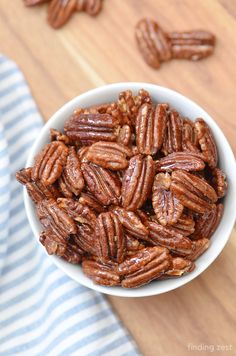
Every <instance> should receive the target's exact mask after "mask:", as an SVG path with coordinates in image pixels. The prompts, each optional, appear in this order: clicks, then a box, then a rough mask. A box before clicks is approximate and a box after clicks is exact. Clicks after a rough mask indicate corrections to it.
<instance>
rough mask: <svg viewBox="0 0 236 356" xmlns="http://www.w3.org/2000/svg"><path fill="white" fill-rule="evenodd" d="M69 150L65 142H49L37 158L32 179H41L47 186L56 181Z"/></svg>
mask: <svg viewBox="0 0 236 356" xmlns="http://www.w3.org/2000/svg"><path fill="white" fill-rule="evenodd" d="M68 152H69V150H68V147H67V146H66V145H65V144H64V143H63V142H59V141H53V142H51V143H48V144H47V145H46V146H45V147H44V148H43V150H42V151H41V152H40V153H39V154H38V155H37V156H36V158H35V161H34V166H33V167H32V172H31V178H32V180H33V181H37V180H40V181H41V182H42V184H43V185H45V186H46V187H47V186H48V185H51V184H53V183H55V181H56V180H57V179H58V178H59V177H60V175H61V173H62V170H63V167H64V166H65V164H66V159H67V155H68Z"/></svg>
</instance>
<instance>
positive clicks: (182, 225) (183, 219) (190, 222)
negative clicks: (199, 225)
mask: <svg viewBox="0 0 236 356" xmlns="http://www.w3.org/2000/svg"><path fill="white" fill-rule="evenodd" d="M172 229H174V230H175V231H176V232H178V233H180V234H182V235H183V236H189V235H191V234H193V233H194V231H195V221H194V219H193V217H192V215H187V214H184V213H183V214H182V215H181V216H180V218H179V219H178V221H177V222H176V223H175V224H173V225H172ZM191 236H192V235H191ZM191 236H189V237H190V238H191Z"/></svg>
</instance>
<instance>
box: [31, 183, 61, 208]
mask: <svg viewBox="0 0 236 356" xmlns="http://www.w3.org/2000/svg"><path fill="white" fill-rule="evenodd" d="M26 189H27V192H28V194H29V196H30V198H31V199H32V200H33V202H34V203H36V204H37V203H39V202H40V201H42V200H44V199H55V198H57V197H59V196H60V192H59V190H58V189H57V188H56V187H54V186H53V185H49V186H47V187H45V186H44V185H43V184H42V183H41V182H40V181H38V182H29V183H27V184H26Z"/></svg>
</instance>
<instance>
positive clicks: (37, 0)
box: [24, 0, 51, 6]
mask: <svg viewBox="0 0 236 356" xmlns="http://www.w3.org/2000/svg"><path fill="white" fill-rule="evenodd" d="M49 1H51V0H24V4H25V5H26V6H34V5H39V4H43V3H44V2H49Z"/></svg>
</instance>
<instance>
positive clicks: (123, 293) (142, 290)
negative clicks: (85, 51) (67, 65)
mask: <svg viewBox="0 0 236 356" xmlns="http://www.w3.org/2000/svg"><path fill="white" fill-rule="evenodd" d="M141 88H144V89H146V90H147V91H153V90H157V91H161V92H162V93H163V94H166V95H169V96H173V97H175V98H176V99H177V100H178V101H180V102H181V101H184V102H185V103H187V104H188V105H190V106H192V107H193V108H195V109H196V110H199V111H202V113H203V115H204V116H203V117H204V119H205V118H207V120H206V121H207V123H208V124H209V123H210V127H211V129H212V131H213V133H214V132H215V131H216V132H217V135H218V136H220V138H221V140H223V147H224V151H227V157H229V160H230V164H231V169H232V174H231V176H233V175H234V177H235V176H236V163H235V158H234V154H233V151H232V149H231V147H230V144H229V142H228V140H227V139H226V137H225V135H224V133H223V132H222V130H221V129H220V127H219V126H218V125H217V123H216V122H215V121H214V119H213V118H212V117H211V116H210V115H209V114H208V113H207V112H206V111H205V110H204V109H203V108H202V107H201V106H200V105H198V104H197V103H196V102H194V101H193V100H191V99H189V98H188V97H186V96H185V95H182V94H180V93H179V92H177V91H175V90H173V89H169V88H167V87H163V86H159V85H156V84H151V83H145V82H120V83H113V84H107V85H103V86H100V87H98V88H95V89H91V90H89V91H86V92H84V93H82V94H80V95H78V96H76V97H75V98H73V99H72V100H70V101H68V102H67V103H66V104H64V105H63V106H62V107H61V108H59V110H57V111H56V112H55V113H54V114H53V115H52V116H51V117H50V119H49V120H48V121H47V122H46V123H45V124H44V126H43V127H42V129H41V131H40V132H39V134H38V137H37V139H36V140H35V142H34V144H33V146H32V148H31V150H30V151H29V155H28V158H27V161H26V167H29V166H31V165H32V162H33V159H34V157H35V155H36V154H37V151H36V149H37V147H38V145H39V144H40V142H41V141H42V139H43V138H44V136H45V134H48V133H49V128H51V127H53V122H54V121H55V120H58V118H60V117H63V114H64V118H63V119H62V120H64V121H65V120H66V119H67V117H68V116H67V117H65V113H66V112H67V111H68V110H69V109H70V108H71V109H72V108H73V107H76V106H79V103H78V101H83V100H84V99H86V98H88V97H89V96H94V95H99V96H100V95H101V94H102V93H103V92H106V91H109V90H112V89H115V90H116V91H117V93H119V92H120V91H123V90H127V89H131V90H133V91H135V92H136V91H137V90H139V89H141ZM92 105H93V104H92ZM82 106H83V105H82ZM71 111H73V110H71ZM55 128H56V127H55ZM233 182H234V181H231V188H232V193H233V197H232V198H231V200H233V204H234V205H236V183H233ZM233 204H231V205H233ZM24 205H25V209H26V214H27V218H28V220H29V223H30V226H31V229H32V231H33V234H34V237H35V238H36V240H37V242H38V243H39V240H38V235H39V232H38V229H37V227H36V224H35V223H34V220H35V211H34V208H33V204H32V202H31V200H30V198H29V196H28V194H27V191H26V188H25V187H24ZM235 218H236V209H234V210H233V211H232V215H231V217H230V221H229V222H228V225H227V226H225V228H224V237H223V238H224V239H223V241H221V245H219V248H218V249H217V251H215V252H214V254H212V255H211V258H209V260H207V262H205V263H204V265H203V264H202V265H199V266H197V268H196V269H195V270H194V271H193V272H191V273H189V274H187V275H185V276H182V277H181V278H176V279H169V280H168V282H169V283H168V284H167V285H168V287H166V288H162V289H163V290H161V291H158V285H157V287H156V288H155V284H153V282H152V284H153V285H152V287H151V288H150V285H145V286H143V287H139V288H135V289H125V288H122V287H120V286H118V287H106V286H100V285H97V284H95V283H93V282H92V281H91V280H90V279H89V278H88V277H86V276H85V280H83V281H81V280H80V279H79V278H78V279H76V278H75V276H74V273H72V272H71V270H69V271H68V269H67V268H68V266H67V265H68V264H69V263H68V262H66V261H64V260H62V259H60V258H59V257H57V256H53V255H52V256H49V255H47V256H48V257H49V258H50V259H51V260H52V262H53V263H55V265H56V266H57V267H58V268H59V269H61V270H62V271H63V272H65V273H66V275H68V276H69V277H70V278H72V279H73V280H75V281H76V282H78V283H80V284H82V285H84V286H85V287H88V288H90V289H92V290H95V291H98V292H102V293H104V294H107V295H113V296H119V297H147V296H153V295H158V294H162V293H166V292H169V291H171V290H174V289H177V288H180V287H181V286H184V285H185V284H187V283H189V282H190V281H192V280H194V279H195V278H196V277H198V276H199V275H200V274H201V273H202V272H203V271H205V270H206V269H207V268H208V267H209V266H210V265H211V264H212V263H213V261H214V260H215V259H216V258H217V257H218V256H219V254H220V253H221V252H222V250H223V249H224V246H225V245H226V243H227V241H228V240H229V238H230V234H231V232H232V229H233V227H234V222H235ZM222 220H223V218H222ZM218 244H219V242H218ZM210 248H211V247H210ZM210 248H209V249H210ZM43 250H44V252H45V253H46V254H47V252H46V250H45V249H44V248H43ZM80 268H81V267H80ZM81 272H82V270H81ZM82 273H83V272H82ZM176 281H177V282H176ZM161 282H162V281H161ZM156 283H160V282H159V281H157V282H156ZM147 286H149V288H147Z"/></svg>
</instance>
